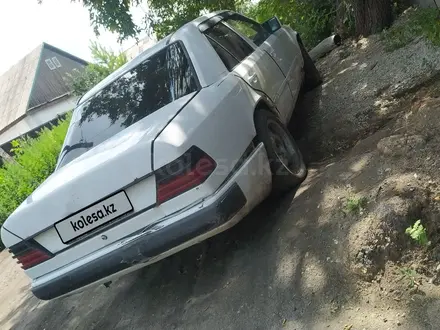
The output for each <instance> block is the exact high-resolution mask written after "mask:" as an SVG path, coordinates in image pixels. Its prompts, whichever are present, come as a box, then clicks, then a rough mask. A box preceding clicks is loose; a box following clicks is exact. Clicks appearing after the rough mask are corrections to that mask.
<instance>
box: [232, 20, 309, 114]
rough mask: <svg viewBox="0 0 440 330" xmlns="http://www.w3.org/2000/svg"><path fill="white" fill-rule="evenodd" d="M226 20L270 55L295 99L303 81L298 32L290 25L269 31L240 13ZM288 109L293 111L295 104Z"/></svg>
mask: <svg viewBox="0 0 440 330" xmlns="http://www.w3.org/2000/svg"><path fill="white" fill-rule="evenodd" d="M225 22H226V24H228V25H229V26H231V27H232V28H233V29H234V30H235V31H238V32H239V33H240V34H241V35H242V36H243V37H244V38H247V39H248V41H249V42H251V43H252V44H255V45H256V46H258V48H259V49H261V50H263V51H264V52H266V53H267V54H269V55H270V57H271V58H272V59H273V60H274V61H275V62H276V64H277V65H278V67H279V68H280V69H281V71H282V72H283V74H284V76H285V78H286V80H287V83H288V85H289V87H290V90H291V92H292V96H293V100H294V101H295V100H296V97H297V95H298V93H299V90H300V88H301V82H302V76H301V68H302V55H301V50H300V48H299V46H298V42H297V40H296V33H295V32H294V31H293V30H292V29H291V28H289V27H282V28H281V29H279V30H277V31H275V32H273V33H268V32H267V31H266V30H265V29H264V28H263V27H262V26H261V25H260V24H259V23H257V22H255V21H254V20H251V19H250V18H247V17H245V16H242V15H239V14H233V15H231V16H229V17H228V18H226V19H225ZM287 110H288V111H292V110H293V105H292V107H291V108H288V109H287ZM289 115H290V114H288V116H289ZM289 118H290V116H289V117H288V119H289Z"/></svg>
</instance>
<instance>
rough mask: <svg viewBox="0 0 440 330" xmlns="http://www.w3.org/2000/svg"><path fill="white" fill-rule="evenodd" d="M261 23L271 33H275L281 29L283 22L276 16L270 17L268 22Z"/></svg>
mask: <svg viewBox="0 0 440 330" xmlns="http://www.w3.org/2000/svg"><path fill="white" fill-rule="evenodd" d="M261 25H262V26H263V28H264V29H265V30H266V31H267V32H269V33H274V32H275V31H278V30H279V29H281V22H280V20H279V19H278V17H276V16H274V17H271V18H269V19H268V20H267V21H266V22H264V23H263V24H261Z"/></svg>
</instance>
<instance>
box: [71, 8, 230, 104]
mask: <svg viewBox="0 0 440 330" xmlns="http://www.w3.org/2000/svg"><path fill="white" fill-rule="evenodd" d="M228 12H230V13H233V12H231V11H229V10H219V11H216V12H212V13H209V14H205V15H203V16H200V17H198V18H196V19H194V20H192V21H191V22H189V23H186V24H185V25H183V26H182V27H180V28H179V29H178V30H176V31H175V32H173V33H171V34H169V35H168V36H166V37H165V38H163V39H161V40H159V41H158V42H157V43H156V44H155V45H154V46H152V47H150V48H148V49H146V50H144V51H143V52H142V53H140V54H139V55H138V56H136V57H135V58H134V59H133V60H131V61H129V62H127V63H126V64H124V65H123V66H121V67H120V68H119V69H117V70H116V71H114V72H113V73H111V74H110V75H108V76H107V77H106V78H104V79H103V80H102V81H100V82H99V83H98V84H96V85H95V86H94V87H92V88H91V89H90V90H89V91H88V92H87V93H85V94H84V95H83V96H82V97H81V98H80V99H79V100H78V103H77V105H80V104H82V103H84V102H86V101H87V100H89V99H90V98H91V97H93V96H94V95H96V94H97V93H98V92H99V91H101V90H102V89H104V88H105V87H107V86H108V85H110V84H111V83H112V82H114V81H115V80H117V79H118V78H119V77H121V76H123V75H124V74H126V73H127V72H129V71H131V70H132V69H134V68H135V67H137V66H138V65H139V64H141V63H142V62H144V61H145V60H146V59H147V58H149V57H150V56H151V55H153V54H155V53H156V52H158V51H159V50H161V49H162V48H164V47H165V46H166V45H168V43H169V42H170V41H171V38H172V37H173V35H178V34H179V32H180V31H182V30H185V29H188V28H192V27H194V26H195V27H198V26H199V25H200V24H202V23H203V22H205V21H207V20H209V19H211V18H213V17H215V16H219V15H221V14H225V13H228Z"/></svg>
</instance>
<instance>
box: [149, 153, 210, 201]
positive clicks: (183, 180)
mask: <svg viewBox="0 0 440 330" xmlns="http://www.w3.org/2000/svg"><path fill="white" fill-rule="evenodd" d="M216 166H217V164H216V163H215V161H214V160H213V159H212V158H211V157H209V156H208V155H207V154H206V153H204V152H203V151H202V150H200V149H199V148H197V147H195V146H193V147H191V148H190V149H189V150H188V151H187V152H186V153H184V154H183V155H182V156H180V157H179V158H177V159H176V160H175V161H173V162H172V163H170V164H167V165H165V166H163V167H161V168H160V169H158V170H157V171H156V185H157V203H158V204H161V203H163V202H165V201H167V200H169V199H171V198H174V197H176V196H178V195H180V194H183V193H184V192H185V191H188V190H190V189H192V188H195V187H197V186H198V185H200V184H202V183H203V182H204V181H205V180H206V179H207V178H208V177H209V176H210V175H211V173H212V172H213V171H214V169H215V167H216Z"/></svg>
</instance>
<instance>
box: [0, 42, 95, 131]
mask: <svg viewBox="0 0 440 330" xmlns="http://www.w3.org/2000/svg"><path fill="white" fill-rule="evenodd" d="M53 57H56V58H57V59H59V61H58V62H59V63H58V62H57V64H60V66H59V67H56V68H55V69H52V70H50V68H49V67H48V66H49V64H47V62H46V63H45V61H46V60H50V59H51V58H52V59H53ZM85 65H87V62H86V61H84V60H82V59H80V58H78V57H76V56H73V55H71V54H69V53H67V52H65V51H62V50H61V49H58V48H56V47H54V46H51V45H49V44H46V43H42V44H40V45H39V46H38V47H36V48H35V49H34V50H33V51H32V52H30V53H29V54H28V55H26V56H25V57H24V58H22V59H21V60H20V61H19V62H18V63H16V64H15V65H14V66H12V67H11V68H10V69H9V70H8V71H6V72H5V73H4V74H3V75H1V76H0V133H1V132H2V131H4V130H6V129H7V128H9V127H10V126H12V125H14V124H15V123H16V122H18V121H19V120H21V119H22V118H23V117H24V116H25V115H26V113H27V111H28V110H30V109H32V108H35V107H38V106H41V105H42V104H46V103H48V102H50V101H51V100H53V99H56V98H58V97H60V96H61V95H63V94H66V93H68V92H69V88H68V86H67V85H66V82H65V81H64V79H63V77H64V76H65V74H66V73H67V72H70V71H72V70H73V69H75V68H76V69H78V68H82V67H84V66H85ZM51 67H53V64H52V66H51Z"/></svg>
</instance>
